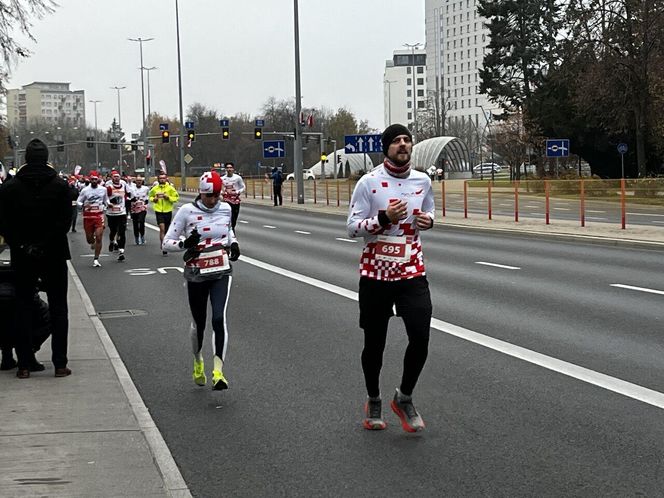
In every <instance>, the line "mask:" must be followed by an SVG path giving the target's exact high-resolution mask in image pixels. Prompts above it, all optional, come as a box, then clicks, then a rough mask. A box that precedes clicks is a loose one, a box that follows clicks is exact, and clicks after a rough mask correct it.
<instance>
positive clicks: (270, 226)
mask: <svg viewBox="0 0 664 498" xmlns="http://www.w3.org/2000/svg"><path fill="white" fill-rule="evenodd" d="M263 228H269V229H270V230H274V229H276V228H277V227H273V226H272V225H263Z"/></svg>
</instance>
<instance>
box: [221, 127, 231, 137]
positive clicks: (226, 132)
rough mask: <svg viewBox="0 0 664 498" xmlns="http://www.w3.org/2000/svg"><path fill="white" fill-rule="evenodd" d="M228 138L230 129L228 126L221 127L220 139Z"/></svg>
mask: <svg viewBox="0 0 664 498" xmlns="http://www.w3.org/2000/svg"><path fill="white" fill-rule="evenodd" d="M229 138H231V130H230V128H227V127H223V128H222V129H221V139H222V140H228V139H229Z"/></svg>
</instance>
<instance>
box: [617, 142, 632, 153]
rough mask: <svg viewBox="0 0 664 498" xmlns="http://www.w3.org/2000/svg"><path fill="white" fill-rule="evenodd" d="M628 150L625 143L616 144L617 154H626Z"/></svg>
mask: <svg viewBox="0 0 664 498" xmlns="http://www.w3.org/2000/svg"><path fill="white" fill-rule="evenodd" d="M628 150H629V148H628V147H627V144H624V143H620V144H618V153H619V154H621V155H622V154H627V151H628Z"/></svg>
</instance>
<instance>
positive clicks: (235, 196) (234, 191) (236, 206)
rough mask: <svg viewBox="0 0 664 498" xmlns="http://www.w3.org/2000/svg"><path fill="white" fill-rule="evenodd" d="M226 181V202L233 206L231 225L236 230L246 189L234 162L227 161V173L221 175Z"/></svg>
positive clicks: (224, 191)
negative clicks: (241, 197) (242, 196)
mask: <svg viewBox="0 0 664 498" xmlns="http://www.w3.org/2000/svg"><path fill="white" fill-rule="evenodd" d="M221 180H222V181H223V182H224V190H223V193H224V202H227V203H228V204H229V205H230V207H231V212H232V215H231V225H232V227H233V231H235V225H236V223H237V217H238V215H239V214H240V202H242V200H241V199H240V196H241V195H242V193H243V192H244V190H245V186H244V181H243V180H242V177H241V176H240V175H238V174H237V173H235V165H234V164H233V163H226V175H225V176H222V177H221Z"/></svg>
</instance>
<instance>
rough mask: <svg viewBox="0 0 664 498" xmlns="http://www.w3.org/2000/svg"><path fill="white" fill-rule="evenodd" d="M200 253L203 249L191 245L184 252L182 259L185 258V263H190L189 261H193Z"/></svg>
mask: <svg viewBox="0 0 664 498" xmlns="http://www.w3.org/2000/svg"><path fill="white" fill-rule="evenodd" d="M200 255H201V251H199V250H198V249H196V247H190V248H189V249H187V250H186V251H185V252H184V255H183V256H182V259H183V260H184V262H185V263H188V262H189V261H191V260H192V259H196V258H197V257H198V256H200Z"/></svg>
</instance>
